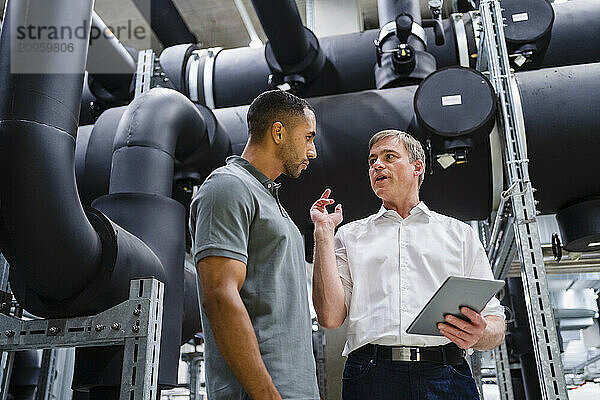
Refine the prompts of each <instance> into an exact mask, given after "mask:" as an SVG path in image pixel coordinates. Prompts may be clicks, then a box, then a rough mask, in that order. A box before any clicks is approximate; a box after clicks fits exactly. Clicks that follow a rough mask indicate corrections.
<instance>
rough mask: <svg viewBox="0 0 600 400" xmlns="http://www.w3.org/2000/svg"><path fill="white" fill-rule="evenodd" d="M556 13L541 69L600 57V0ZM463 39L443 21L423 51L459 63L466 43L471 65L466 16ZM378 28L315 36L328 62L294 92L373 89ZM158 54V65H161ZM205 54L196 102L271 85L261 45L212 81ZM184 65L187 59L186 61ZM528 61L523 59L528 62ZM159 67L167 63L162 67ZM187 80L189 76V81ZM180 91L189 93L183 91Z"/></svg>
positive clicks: (230, 102)
mask: <svg viewBox="0 0 600 400" xmlns="http://www.w3.org/2000/svg"><path fill="white" fill-rule="evenodd" d="M553 8H554V12H555V15H556V18H555V21H554V24H553V26H552V33H551V39H550V43H549V45H548V50H547V51H546V54H545V56H544V59H543V62H542V65H541V67H553V66H562V65H574V64H585V63H593V62H598V61H600V46H598V45H597V44H598V37H600V18H599V17H600V2H598V1H596V0H577V1H569V2H566V3H560V4H553ZM463 18H464V24H465V30H466V35H465V36H466V38H465V37H464V36H460V37H459V38H458V39H457V37H456V29H455V27H454V23H453V20H452V18H446V19H444V20H443V27H444V32H445V42H444V45H443V46H437V45H435V44H434V43H435V32H434V29H433V28H427V27H425V34H426V36H427V42H428V47H427V51H428V52H429V53H431V54H433V55H434V56H435V59H436V63H437V67H438V68H442V67H446V66H451V65H460V59H459V55H458V48H459V47H466V48H467V52H468V54H469V55H470V56H469V60H470V61H471V62H472V64H471V66H472V67H474V66H475V63H476V61H477V59H476V58H475V57H473V56H472V55H475V56H477V47H476V44H475V39H474V38H475V35H474V34H475V32H474V31H473V24H472V23H471V18H470V15H469V14H464V15H463ZM377 36H378V32H377V31H376V30H369V31H365V32H357V33H351V34H345V35H337V36H329V37H323V38H319V43H320V47H321V48H322V50H323V53H324V54H325V56H326V58H327V62H326V64H325V66H324V68H323V70H322V71H321V73H320V74H319V76H318V77H317V79H316V80H315V81H314V82H311V83H308V84H306V85H305V86H304V87H303V88H302V89H301V90H300V91H299V92H298V95H300V96H302V97H304V98H308V97H318V96H327V95H334V94H341V93H348V92H357V91H361V90H368V89H374V88H375V77H374V75H373V66H374V65H375V63H376V62H377V57H376V52H375V49H374V45H373V41H374V40H375V39H377ZM162 58H163V56H162V55H161V64H162ZM205 61H206V58H205V57H202V58H201V59H200V64H199V68H198V73H197V75H196V77H194V78H193V80H194V81H197V82H198V85H197V88H198V92H199V96H198V103H200V104H206V103H205V95H204V87H205V86H206V87H209V86H210V87H211V88H212V89H213V90H212V93H211V97H213V98H214V102H215V106H216V107H217V108H222V107H233V106H240V105H243V104H249V103H250V102H252V100H253V99H254V98H255V97H256V96H258V95H259V94H260V93H262V92H264V91H265V90H268V89H269V85H268V83H267V79H268V76H269V74H271V73H272V72H271V70H270V68H269V65H268V64H267V62H266V60H265V57H264V52H263V51H261V49H252V48H248V47H244V48H237V49H226V50H223V51H221V52H219V54H218V56H217V57H216V59H214V73H213V74H211V75H210V77H211V82H205V80H204V65H205ZM185 62H186V64H187V59H186V61H185ZM529 64H530V63H525V64H524V67H525V66H528V65H529ZM163 67H165V66H164V65H163ZM165 68H166V67H165ZM181 71H182V68H181V65H175V66H174V68H173V69H171V72H167V74H168V75H169V77H173V79H171V80H172V81H181V79H180V78H179V77H178V74H180V73H181ZM190 80H191V79H190ZM182 92H183V93H186V94H187V93H189V92H187V91H186V90H182Z"/></svg>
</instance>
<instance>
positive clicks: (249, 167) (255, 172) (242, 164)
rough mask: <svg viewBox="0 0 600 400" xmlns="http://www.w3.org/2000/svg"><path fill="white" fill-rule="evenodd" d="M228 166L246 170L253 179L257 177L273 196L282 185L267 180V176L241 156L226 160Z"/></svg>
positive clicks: (230, 157)
mask: <svg viewBox="0 0 600 400" xmlns="http://www.w3.org/2000/svg"><path fill="white" fill-rule="evenodd" d="M225 162H226V163H227V164H234V165H238V166H240V167H242V168H244V169H245V170H246V171H248V172H249V173H250V174H251V175H252V176H253V177H255V178H256V179H257V180H258V181H259V182H260V183H261V184H262V185H263V186H264V187H265V189H267V190H268V191H269V192H271V194H273V195H274V194H275V191H276V190H277V189H279V187H280V186H281V183H275V182H273V181H272V180H271V179H269V178H267V177H266V176H265V174H263V173H262V172H260V171H259V170H258V169H256V167H255V166H254V165H252V164H250V161H248V160H246V159H245V158H242V157H240V156H229V157H227V159H226V160H225Z"/></svg>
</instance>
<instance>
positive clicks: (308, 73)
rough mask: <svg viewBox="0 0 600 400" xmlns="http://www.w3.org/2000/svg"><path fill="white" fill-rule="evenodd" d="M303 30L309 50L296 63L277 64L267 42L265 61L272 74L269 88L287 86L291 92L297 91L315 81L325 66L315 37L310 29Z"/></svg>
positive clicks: (275, 57)
mask: <svg viewBox="0 0 600 400" xmlns="http://www.w3.org/2000/svg"><path fill="white" fill-rule="evenodd" d="M303 29H304V32H305V35H306V37H307V39H308V45H309V48H308V52H307V53H306V55H305V56H304V57H303V58H302V59H301V60H300V61H299V62H297V63H294V64H284V63H281V62H279V61H278V58H277V54H275V50H274V49H273V46H272V44H271V42H270V41H269V42H267V44H266V46H265V59H266V61H267V64H268V65H269V69H270V70H271V72H272V74H271V75H270V76H269V85H270V86H271V87H281V86H282V85H286V84H287V85H289V86H290V89H291V90H292V91H297V90H298V89H300V88H301V87H302V86H303V85H305V84H307V83H310V82H312V81H314V80H315V79H317V78H318V76H319V73H320V72H321V70H322V69H323V67H324V66H325V61H327V59H326V57H325V53H323V50H321V47H320V46H319V41H318V39H317V37H316V36H315V34H314V33H313V32H312V31H311V30H310V29H308V28H303Z"/></svg>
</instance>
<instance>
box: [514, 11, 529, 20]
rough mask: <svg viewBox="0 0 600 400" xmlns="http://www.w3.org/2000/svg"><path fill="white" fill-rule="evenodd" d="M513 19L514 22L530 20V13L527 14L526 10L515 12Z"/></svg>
mask: <svg viewBox="0 0 600 400" xmlns="http://www.w3.org/2000/svg"><path fill="white" fill-rule="evenodd" d="M512 20H513V22H521V21H529V14H527V13H526V12H525V13H519V14H513V15H512Z"/></svg>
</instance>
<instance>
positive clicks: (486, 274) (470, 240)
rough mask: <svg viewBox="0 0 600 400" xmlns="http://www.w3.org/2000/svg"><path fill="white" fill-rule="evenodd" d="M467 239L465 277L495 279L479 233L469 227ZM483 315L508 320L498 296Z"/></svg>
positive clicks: (482, 312) (487, 305)
mask: <svg viewBox="0 0 600 400" xmlns="http://www.w3.org/2000/svg"><path fill="white" fill-rule="evenodd" d="M467 232H468V233H467V238H466V241H465V259H466V260H465V261H466V263H465V265H466V270H465V276H468V277H471V278H480V279H494V274H493V273H492V268H491V267H490V262H489V260H488V258H487V255H486V254H485V250H484V249H483V245H482V244H481V241H480V240H479V237H478V236H477V233H476V232H475V230H474V229H473V228H471V227H470V226H467ZM481 315H482V316H484V317H486V316H488V315H495V316H498V317H501V318H503V319H506V316H505V314H504V306H502V305H501V304H500V301H499V300H498V299H497V298H496V296H494V297H492V299H491V300H490V301H489V302H488V303H487V304H486V306H485V307H484V309H483V310H482V311H481Z"/></svg>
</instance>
